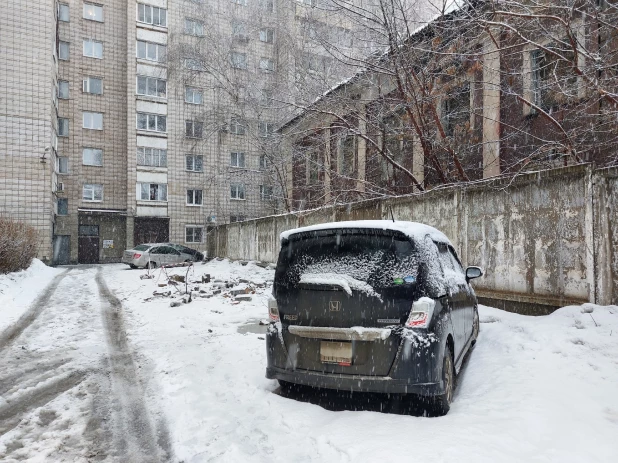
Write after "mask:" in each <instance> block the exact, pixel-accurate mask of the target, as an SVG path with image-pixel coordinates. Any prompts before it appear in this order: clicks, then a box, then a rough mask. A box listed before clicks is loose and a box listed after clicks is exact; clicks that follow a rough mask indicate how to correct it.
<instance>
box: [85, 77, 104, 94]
mask: <svg viewBox="0 0 618 463" xmlns="http://www.w3.org/2000/svg"><path fill="white" fill-rule="evenodd" d="M82 91H83V92H84V93H92V94H93V95H103V79H100V78H98V77H85V78H84V80H83V81H82Z"/></svg>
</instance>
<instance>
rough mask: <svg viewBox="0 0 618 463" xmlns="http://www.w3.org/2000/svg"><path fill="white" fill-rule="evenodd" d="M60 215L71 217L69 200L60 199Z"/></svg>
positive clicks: (58, 203)
mask: <svg viewBox="0 0 618 463" xmlns="http://www.w3.org/2000/svg"><path fill="white" fill-rule="evenodd" d="M57 205H58V215H69V200H68V199H67V198H58V202H57Z"/></svg>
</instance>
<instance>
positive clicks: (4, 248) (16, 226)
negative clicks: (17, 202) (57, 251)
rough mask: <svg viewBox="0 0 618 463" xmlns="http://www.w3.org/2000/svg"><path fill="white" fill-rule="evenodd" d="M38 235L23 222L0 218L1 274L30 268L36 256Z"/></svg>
mask: <svg viewBox="0 0 618 463" xmlns="http://www.w3.org/2000/svg"><path fill="white" fill-rule="evenodd" d="M37 241H38V233H37V231H36V230H35V229H34V228H33V227H31V226H30V225H27V224H25V223H23V222H18V221H16V220H11V219H7V218H2V217H0V274H3V273H9V272H17V271H18V270H24V269H26V268H28V267H29V266H30V264H31V263H32V259H33V258H34V256H36V251H37Z"/></svg>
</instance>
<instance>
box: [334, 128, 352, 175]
mask: <svg viewBox="0 0 618 463" xmlns="http://www.w3.org/2000/svg"><path fill="white" fill-rule="evenodd" d="M338 145H339V146H338V150H337V151H338V152H337V172H338V173H339V174H342V175H352V174H353V173H354V170H355V169H356V136H354V135H353V134H348V135H343V136H341V137H340V138H339V140H338Z"/></svg>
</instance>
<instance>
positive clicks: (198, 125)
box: [185, 121, 204, 138]
mask: <svg viewBox="0 0 618 463" xmlns="http://www.w3.org/2000/svg"><path fill="white" fill-rule="evenodd" d="M203 132H204V123H203V122H200V121H185V137H188V138H202V135H203Z"/></svg>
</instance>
